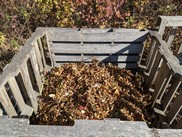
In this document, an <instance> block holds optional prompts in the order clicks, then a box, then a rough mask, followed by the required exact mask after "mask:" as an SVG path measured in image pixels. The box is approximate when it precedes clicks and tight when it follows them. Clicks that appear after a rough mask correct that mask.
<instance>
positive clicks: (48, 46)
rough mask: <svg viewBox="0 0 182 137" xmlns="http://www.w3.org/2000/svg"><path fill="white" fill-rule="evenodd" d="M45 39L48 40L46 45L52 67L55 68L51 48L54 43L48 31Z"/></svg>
mask: <svg viewBox="0 0 182 137" xmlns="http://www.w3.org/2000/svg"><path fill="white" fill-rule="evenodd" d="M45 39H46V44H47V49H48V53H49V58H50V63H51V64H50V66H51V67H53V60H52V56H51V48H50V44H51V43H52V42H50V38H49V36H48V32H47V31H46V35H45Z"/></svg>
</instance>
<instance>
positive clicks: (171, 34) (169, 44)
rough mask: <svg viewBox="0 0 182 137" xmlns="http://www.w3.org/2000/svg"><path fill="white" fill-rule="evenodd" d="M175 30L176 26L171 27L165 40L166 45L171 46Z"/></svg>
mask: <svg viewBox="0 0 182 137" xmlns="http://www.w3.org/2000/svg"><path fill="white" fill-rule="evenodd" d="M181 26H182V25H181ZM176 30H177V27H172V30H171V31H170V35H169V38H168V40H167V45H168V47H171V46H172V42H173V40H174V37H175V35H176Z"/></svg>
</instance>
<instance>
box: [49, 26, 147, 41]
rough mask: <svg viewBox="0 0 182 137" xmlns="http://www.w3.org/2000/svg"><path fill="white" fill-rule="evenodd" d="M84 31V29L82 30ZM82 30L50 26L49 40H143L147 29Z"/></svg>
mask: <svg viewBox="0 0 182 137" xmlns="http://www.w3.org/2000/svg"><path fill="white" fill-rule="evenodd" d="M82 31H83V30H82ZM82 31H80V30H72V29H61V28H57V29H55V28H50V29H49V31H48V37H49V41H74V42H76V41H77V42H81V41H85V42H86V41H87V42H112V41H114V42H116V41H117V42H143V41H144V40H145V39H146V33H147V31H140V32H138V31H132V30H131V31H125V30H123V31H120V32H117V31H116V32H115V33H114V32H107V33H83V32H82Z"/></svg>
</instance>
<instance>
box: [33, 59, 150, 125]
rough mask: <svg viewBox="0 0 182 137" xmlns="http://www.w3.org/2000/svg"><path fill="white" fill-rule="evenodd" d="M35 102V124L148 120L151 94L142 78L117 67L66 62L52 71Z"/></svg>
mask: <svg viewBox="0 0 182 137" xmlns="http://www.w3.org/2000/svg"><path fill="white" fill-rule="evenodd" d="M45 80H46V82H45V83H44V89H43V92H42V95H41V96H40V97H39V100H38V104H39V107H38V113H37V114H36V120H37V122H38V124H48V125H72V124H73V123H74V120H75V119H104V118H108V117H110V118H120V119H122V120H132V121H133V120H137V121H138V120H139V121H148V120H149V116H148V115H146V113H145V112H144V110H145V107H146V105H147V104H149V100H150V95H149V94H148V93H147V92H145V91H144V90H143V88H142V75H141V74H139V73H135V74H133V73H132V72H131V71H130V70H126V69H120V68H118V67H117V66H112V65H103V64H99V63H98V61H96V60H93V61H92V62H91V63H89V64H84V63H68V64H64V65H63V66H60V67H56V68H53V69H52V70H51V71H50V72H48V73H47V74H46V75H45Z"/></svg>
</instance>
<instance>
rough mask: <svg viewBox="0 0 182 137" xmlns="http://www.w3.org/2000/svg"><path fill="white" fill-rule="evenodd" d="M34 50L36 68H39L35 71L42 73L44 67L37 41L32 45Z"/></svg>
mask: <svg viewBox="0 0 182 137" xmlns="http://www.w3.org/2000/svg"><path fill="white" fill-rule="evenodd" d="M34 49H35V54H34V56H36V60H37V62H38V67H39V69H38V70H37V71H40V72H42V71H43V70H44V66H43V62H42V57H41V53H40V50H39V47H38V43H37V41H36V42H35V44H34Z"/></svg>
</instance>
